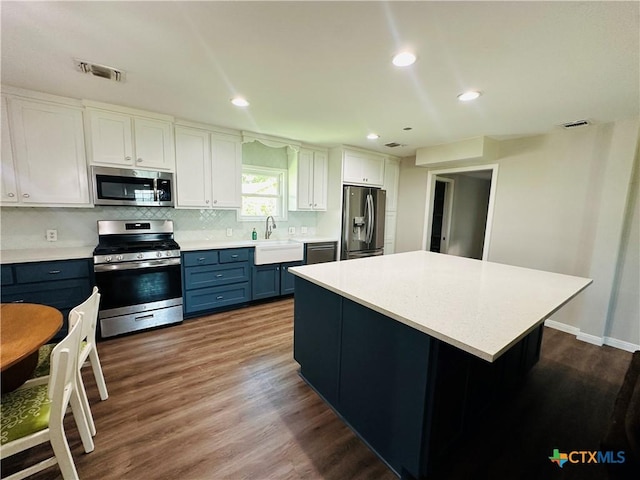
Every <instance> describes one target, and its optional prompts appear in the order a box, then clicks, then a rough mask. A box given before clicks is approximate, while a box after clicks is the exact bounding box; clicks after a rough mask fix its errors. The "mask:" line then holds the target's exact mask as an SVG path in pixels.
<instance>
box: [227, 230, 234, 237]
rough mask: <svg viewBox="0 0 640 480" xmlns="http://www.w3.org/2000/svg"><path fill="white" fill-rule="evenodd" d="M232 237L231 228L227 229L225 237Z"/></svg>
mask: <svg viewBox="0 0 640 480" xmlns="http://www.w3.org/2000/svg"><path fill="white" fill-rule="evenodd" d="M231 236H233V228H227V237H231Z"/></svg>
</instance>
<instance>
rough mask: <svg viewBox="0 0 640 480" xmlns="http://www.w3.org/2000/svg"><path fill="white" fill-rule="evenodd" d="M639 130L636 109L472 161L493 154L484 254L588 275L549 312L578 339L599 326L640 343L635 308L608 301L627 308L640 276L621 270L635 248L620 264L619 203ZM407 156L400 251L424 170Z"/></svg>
mask: <svg viewBox="0 0 640 480" xmlns="http://www.w3.org/2000/svg"><path fill="white" fill-rule="evenodd" d="M638 134H639V119H638V118H632V119H628V120H624V121H619V122H615V123H611V124H606V125H593V126H589V127H582V128H579V129H575V130H557V131H554V132H553V133H550V134H548V135H540V136H536V137H530V138H525V139H513V140H506V141H503V142H501V144H500V153H499V158H498V160H497V161H496V160H491V162H488V161H487V162H481V161H479V162H475V163H472V164H474V165H482V164H488V163H498V164H499V174H498V183H497V190H496V199H495V209H494V216H493V230H492V235H491V245H490V250H489V258H488V259H489V260H490V261H495V262H500V263H506V264H511V265H519V266H524V267H529V268H537V269H541V270H548V271H552V272H559V273H565V274H570V275H578V276H584V277H590V278H593V279H594V283H593V284H592V285H591V286H589V287H588V288H587V290H585V292H583V293H581V294H580V295H579V296H578V297H577V298H576V299H574V300H573V301H571V302H569V304H568V305H566V306H565V307H564V308H562V309H561V310H560V311H559V312H557V314H556V315H554V316H553V320H554V321H556V322H559V323H561V324H564V325H566V326H567V327H569V328H573V329H575V330H576V331H577V330H578V329H579V331H580V334H581V335H583V339H585V340H590V341H594V342H595V341H596V340H597V339H598V338H599V339H602V338H604V336H605V331H606V332H610V334H611V335H612V336H613V335H616V337H614V338H617V339H618V340H621V341H623V342H629V343H630V344H633V345H640V340H639V339H638V338H637V335H636V334H635V333H634V332H636V331H637V330H636V328H637V323H638V322H639V320H638V314H637V310H636V311H635V313H634V312H633V311H631V315H635V316H631V317H629V316H628V315H627V314H626V313H625V314H624V315H619V314H617V313H615V310H612V311H610V305H609V303H610V301H611V299H613V298H615V299H616V305H619V306H620V307H619V310H618V311H619V312H620V311H624V312H629V305H630V304H631V303H633V302H636V304H637V299H638V290H637V283H636V284H635V285H636V286H635V291H634V290H633V288H634V283H633V282H634V280H633V279H631V280H629V279H628V277H629V276H630V274H628V273H625V272H629V270H628V269H633V268H634V266H633V264H632V263H631V262H632V261H633V258H632V257H633V255H627V260H626V261H625V262H624V265H623V266H621V267H620V266H618V259H619V258H621V252H622V250H621V245H623V228H624V226H625V212H628V213H627V214H626V215H627V217H629V218H631V219H632V215H631V214H632V210H631V209H627V207H626V205H627V203H628V201H629V198H630V197H629V192H630V188H629V184H630V182H629V179H630V178H631V175H632V174H631V168H632V166H633V161H634V159H635V155H636V151H637V144H638ZM411 161H412V159H404V160H403V163H402V168H401V174H400V187H399V191H400V199H399V212H398V213H399V215H398V234H397V235H398V236H397V238H398V244H399V247H400V246H402V248H403V250H404V251H406V250H412V249H418V248H422V245H421V236H422V230H423V226H424V225H423V224H424V210H425V208H424V205H418V203H420V202H422V203H426V198H425V197H426V172H425V173H424V174H423V175H421V174H420V172H419V170H420V168H421V167H415V166H412V165H411ZM451 166H458V165H451ZM438 168H442V166H440V167H438ZM425 170H426V169H425ZM405 207H408V208H411V209H412V210H410V211H407V210H405ZM401 213H402V215H401ZM627 223H629V222H627ZM632 223H633V222H631V224H632ZM400 241H401V242H402V243H400ZM637 241H638V240H637V236H635V237H634V236H633V235H629V240H628V242H629V246H628V247H626V248H627V249H628V250H627V251H631V250H633V251H634V252H637V250H638V248H639V247H638V244H637ZM633 242H635V244H633ZM399 251H400V250H399ZM628 265H629V266H628ZM636 271H637V268H636ZM616 272H622V273H621V274H619V275H618V276H617V277H616ZM630 295H633V296H631V297H630ZM612 313H613V314H612ZM639 348H640V347H639Z"/></svg>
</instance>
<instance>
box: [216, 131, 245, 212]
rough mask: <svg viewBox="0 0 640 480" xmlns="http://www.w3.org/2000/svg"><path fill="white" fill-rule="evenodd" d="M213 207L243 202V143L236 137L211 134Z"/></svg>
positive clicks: (233, 205) (234, 206)
mask: <svg viewBox="0 0 640 480" xmlns="http://www.w3.org/2000/svg"><path fill="white" fill-rule="evenodd" d="M211 166H212V171H211V175H212V187H211V190H212V197H213V204H212V206H213V208H240V207H241V204H242V144H241V143H240V141H239V139H237V138H235V137H227V136H223V135H211Z"/></svg>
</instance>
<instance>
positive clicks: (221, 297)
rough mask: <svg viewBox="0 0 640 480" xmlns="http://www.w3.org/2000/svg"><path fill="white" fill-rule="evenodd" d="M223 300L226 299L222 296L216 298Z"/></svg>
mask: <svg viewBox="0 0 640 480" xmlns="http://www.w3.org/2000/svg"><path fill="white" fill-rule="evenodd" d="M223 299H224V297H223V296H222V295H218V296H217V297H216V300H223Z"/></svg>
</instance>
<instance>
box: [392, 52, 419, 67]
mask: <svg viewBox="0 0 640 480" xmlns="http://www.w3.org/2000/svg"><path fill="white" fill-rule="evenodd" d="M415 61H416V56H415V55H414V54H413V53H411V52H400V53H398V54H397V55H396V56H395V57H393V60H392V62H393V64H394V65H395V66H396V67H408V66H409V65H413V64H414V63H415Z"/></svg>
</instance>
